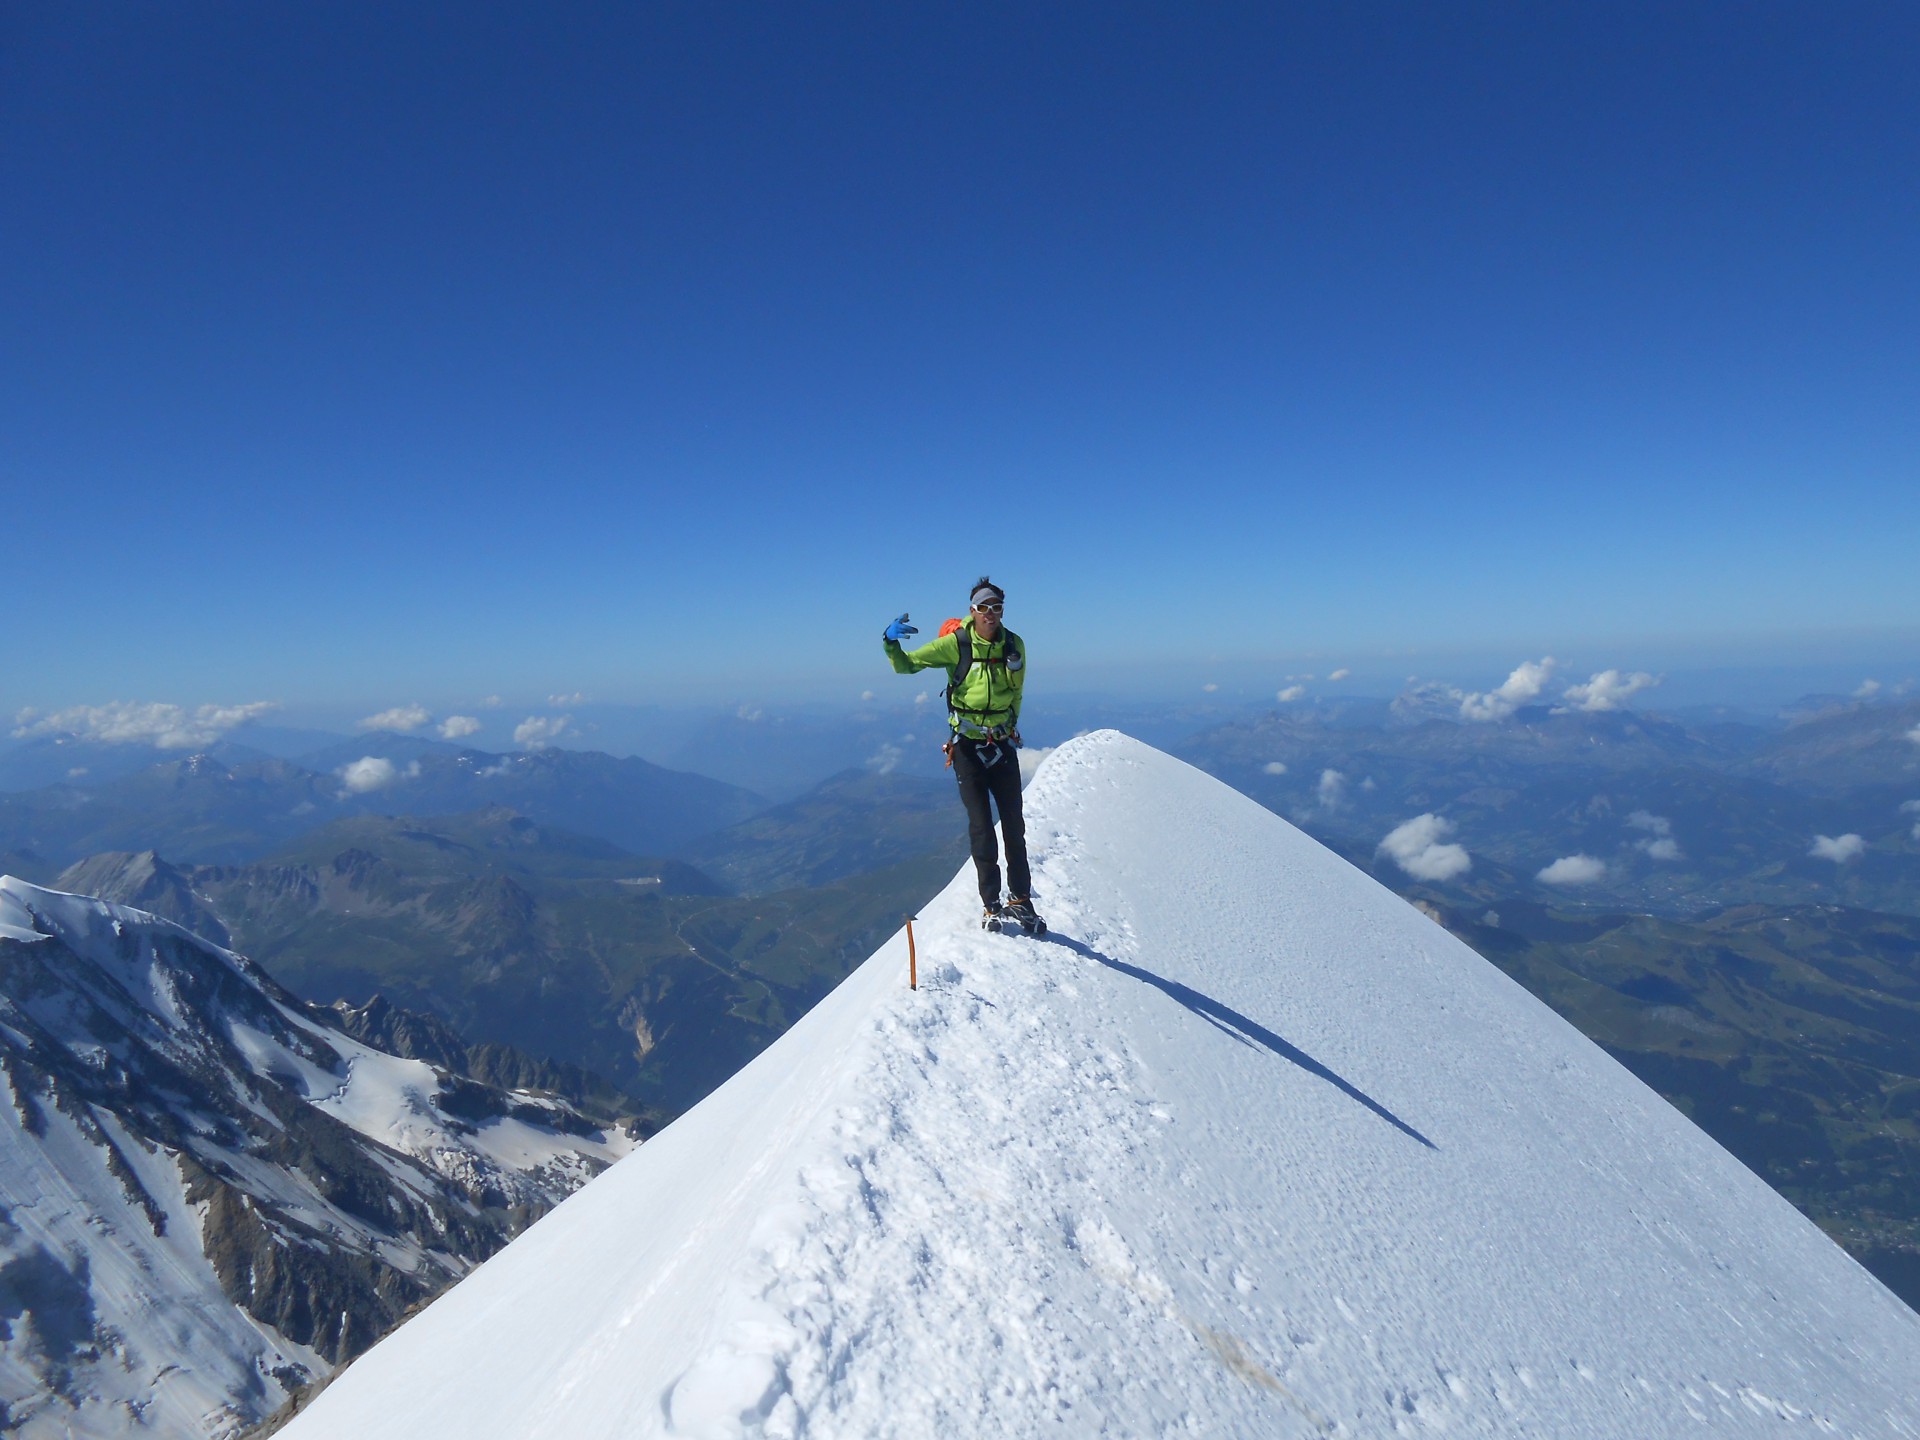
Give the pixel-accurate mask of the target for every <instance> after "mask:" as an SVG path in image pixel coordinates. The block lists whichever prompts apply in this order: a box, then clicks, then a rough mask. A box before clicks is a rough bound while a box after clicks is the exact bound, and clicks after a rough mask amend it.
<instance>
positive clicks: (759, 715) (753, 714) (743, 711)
mask: <svg viewBox="0 0 1920 1440" xmlns="http://www.w3.org/2000/svg"><path fill="white" fill-rule="evenodd" d="M733 713H734V714H735V715H737V716H739V718H740V719H742V720H744V721H746V722H747V723H748V724H749V725H757V724H759V723H760V722H761V721H762V720H764V719H766V718H767V712H766V711H764V710H762V709H761V708H760V707H759V706H758V705H742V706H741V707H740V708H739V709H738V710H736V711H734V712H733Z"/></svg>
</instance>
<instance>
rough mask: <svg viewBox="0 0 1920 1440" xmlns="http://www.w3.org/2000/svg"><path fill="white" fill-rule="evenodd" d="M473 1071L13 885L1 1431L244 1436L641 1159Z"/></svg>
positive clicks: (536, 1071)
mask: <svg viewBox="0 0 1920 1440" xmlns="http://www.w3.org/2000/svg"><path fill="white" fill-rule="evenodd" d="M111 858H113V859H115V860H117V861H118V864H117V866H115V867H108V866H106V865H103V866H102V867H101V868H102V871H103V877H104V876H105V871H106V870H107V869H108V868H114V869H115V870H116V873H115V875H114V876H112V877H111V878H114V879H115V880H116V882H117V883H118V884H119V885H120V886H121V887H123V888H125V889H129V890H138V891H141V892H143V893H147V894H151V895H152V896H153V898H154V899H155V900H156V901H157V902H160V903H165V904H168V905H170V906H172V907H175V908H176V909H178V910H180V911H182V912H187V913H191V911H192V908H193V905H194V904H195V902H196V897H195V896H194V895H193V892H192V890H191V888H190V887H189V886H187V885H185V884H184V881H183V877H181V876H180V874H179V872H177V871H173V870H172V868H171V867H168V866H166V865H165V864H164V862H157V861H156V860H155V859H154V857H153V856H152V855H151V854H147V855H135V856H126V857H111ZM65 878H68V879H69V881H70V882H71V880H72V878H73V877H71V876H69V877H65ZM370 1012H373V1013H370ZM363 1037H364V1038H363ZM382 1038H386V1039H400V1040H401V1041H402V1042H403V1044H404V1048H406V1049H407V1050H408V1051H410V1052H412V1053H411V1055H396V1054H393V1053H391V1052H389V1051H388V1050H386V1049H384V1048H381V1047H380V1046H379V1045H378V1044H377V1043H369V1042H370V1041H377V1040H378V1039H382ZM489 1048H490V1049H491V1050H502V1049H504V1047H489ZM481 1059H482V1062H483V1063H482V1065H481V1066H479V1067H476V1066H475V1064H474V1063H473V1061H472V1059H471V1058H470V1057H469V1054H468V1052H467V1047H465V1046H463V1045H462V1044H461V1043H460V1041H459V1038H458V1037H457V1036H455V1035H453V1034H452V1032H451V1031H448V1030H446V1028H445V1027H444V1026H442V1025H440V1024H439V1023H438V1022H436V1021H432V1020H429V1019H426V1018H424V1017H418V1016H409V1015H407V1014H406V1013H405V1012H402V1011H397V1010H395V1009H393V1007H391V1006H386V1005H385V1004H384V1002H377V1005H374V1006H367V1007H363V1008H362V1009H361V1010H360V1011H335V1010H332V1009H323V1008H321V1007H317V1006H308V1005H306V1004H304V1003H302V1002H300V1001H298V1000H296V999H295V998H294V997H293V996H291V995H290V994H288V993H287V992H286V991H284V990H282V989H281V988H280V987H279V986H278V985H276V984H275V983H274V982H273V981H272V980H271V979H270V978H269V977H268V976H267V975H265V974H264V973H263V972H262V971H261V970H259V968H258V967H256V966H255V965H253V964H252V963H251V962H250V961H248V960H246V959H244V958H243V957H241V956H237V955H234V954H231V953H230V952H228V951H225V950H223V949H220V948H218V947H216V946H214V945H211V944H209V943H207V942H205V941H203V940H201V939H198V938H196V937H195V936H193V935H191V934H189V933H187V932H186V931H185V930H183V929H182V928H180V926H178V925H177V924H173V923H169V922H168V921H166V920H161V919H157V918H155V917H154V916H152V915H150V914H147V913H143V912H141V911H136V910H132V909H125V908H122V907H120V906H117V905H110V904H106V903H104V902H100V901H94V900H86V899H81V898H78V897H75V896H72V895H65V894H60V893H57V892H52V891H45V890H39V889H36V888H34V887H32V886H29V885H26V884H24V883H23V882H20V881H17V880H12V879H0V1076H3V1077H4V1080H5V1085H6V1091H7V1094H6V1101H7V1103H6V1104H5V1105H4V1106H0V1175H4V1176H5V1177H6V1181H7V1183H6V1196H7V1200H6V1206H5V1208H4V1209H3V1210H0V1405H4V1406H5V1407H6V1408H5V1411H4V1416H5V1418H4V1420H0V1427H4V1428H13V1427H18V1426H27V1427H29V1428H28V1433H34V1431H33V1430H32V1428H31V1427H32V1425H33V1423H34V1422H35V1421H36V1420H37V1421H38V1423H39V1424H40V1425H42V1426H48V1427H54V1428H51V1429H48V1430H47V1433H50V1434H51V1433H65V1430H64V1429H63V1428H61V1427H71V1428H72V1429H73V1431H74V1433H85V1434H88V1435H117V1434H121V1433H128V1434H131V1433H152V1432H153V1430H154V1429H156V1428H157V1429H158V1430H159V1432H160V1433H166V1434H169V1435H181V1436H189V1435H191V1436H202V1435H204V1436H209V1437H211V1436H224V1435H230V1434H234V1433H237V1431H238V1430H239V1429H240V1428H241V1427H242V1426H244V1425H246V1424H251V1423H253V1422H255V1421H257V1420H259V1419H260V1418H262V1417H263V1416H264V1415H266V1414H267V1413H268V1412H270V1411H271V1410H272V1409H273V1408H274V1407H275V1406H276V1405H277V1404H279V1403H280V1401H281V1400H282V1399H283V1398H284V1396H285V1394H286V1393H287V1392H288V1391H289V1390H290V1389H291V1388H292V1387H293V1386H295V1385H297V1384H300V1383H303V1382H305V1381H307V1380H309V1379H312V1378H316V1377H318V1376H319V1375H321V1374H324V1373H325V1372H326V1371H327V1370H328V1369H330V1368H331V1367H332V1366H333V1365H336V1364H338V1363H339V1362H341V1361H344V1360H346V1359H349V1358H351V1357H352V1356H354V1355H356V1354H358V1353H359V1352H360V1351H361V1350H363V1349H365V1348H366V1347H367V1346H368V1345H370V1344H371V1343H372V1342H373V1341H374V1340H375V1339H377V1338H378V1337H379V1336H380V1335H381V1334H383V1333H384V1332H385V1331H386V1330H388V1329H390V1328H391V1327H392V1326H393V1325H394V1324H396V1323H397V1322H398V1321H399V1320H400V1319H401V1318H402V1317H403V1316H404V1315H406V1314H407V1313H408V1311H409V1310H411V1309H413V1308H414V1307H416V1306H418V1305H419V1304H420V1303H421V1302H423V1301H425V1300H427V1299H429V1298H431V1297H432V1296H433V1295H435V1294H437V1293H438V1292H439V1291H440V1290H442V1289H444V1288H445V1287H446V1286H447V1285H448V1284H450V1283H451V1282H452V1281H454V1280H455V1279H457V1278H459V1277H460V1276H461V1275H463V1274H464V1273H466V1271H467V1270H469V1269H470V1268H471V1267H472V1266H473V1265H474V1264H475V1263H477V1262H478V1261H479V1260H480V1259H482V1258H484V1257H485V1256H487V1255H489V1254H491V1253H492V1252H493V1251H495V1250H497V1249H498V1248H499V1247H500V1246H501V1245H502V1244H504V1243H505V1242H506V1240H508V1239H509V1238H511V1237H512V1236H513V1235H514V1234H516V1233H518V1231H520V1230H521V1229H523V1228H524V1227H525V1226H526V1225H527V1224H529V1223H531V1221H532V1220H533V1219H534V1218H536V1217H537V1216H539V1215H540V1214H542V1213H544V1212H545V1211H546V1210H547V1209H549V1208H551V1207H552V1206H553V1205H554V1204H555V1203H557V1202H558V1201H559V1200H560V1199H561V1198H563V1197H564V1196H565V1195H567V1194H568V1193H570V1192H571V1191H572V1190H574V1189H576V1188H577V1187H578V1186H579V1185H580V1184H582V1183H584V1181H585V1180H587V1179H588V1178H590V1177H591V1176H592V1175H594V1174H596V1173H597V1172H598V1171H599V1170H600V1169H602V1168H604V1167H605V1166H606V1165H607V1164H609V1163H611V1161H612V1160H614V1159H616V1158H618V1156H619V1155H621V1154H623V1153H625V1152H626V1151H628V1150H630V1149H631V1148H632V1146H633V1144H634V1143H635V1136H633V1135H631V1134H629V1133H628V1132H627V1131H626V1130H625V1129H624V1128H622V1127H618V1126H615V1125H614V1124H612V1122H611V1121H610V1119H609V1117H607V1116H606V1115H604V1114H600V1115H589V1114H586V1113H583V1112H582V1111H581V1110H580V1109H579V1108H577V1107H576V1106H574V1105H573V1104H570V1103H569V1102H567V1101H565V1100H563V1099H560V1098H558V1097H556V1096H555V1095H552V1094H547V1093H540V1092H538V1091H536V1090H535V1089H534V1088H532V1086H533V1085H534V1084H537V1083H539V1082H540V1081H542V1080H544V1079H546V1078H548V1077H547V1075H546V1073H545V1071H544V1070H543V1069H542V1067H541V1066H539V1064H538V1063H537V1062H534V1061H532V1060H530V1059H529V1058H527V1057H524V1056H518V1055H517V1054H515V1053H513V1052H506V1053H504V1054H500V1055H493V1054H489V1055H487V1056H483V1057H481ZM476 1068H479V1069H482V1070H484V1071H485V1072H486V1073H488V1074H492V1075H496V1076H502V1077H508V1078H509V1084H510V1087H511V1088H502V1087H501V1086H499V1085H496V1084H493V1083H490V1082H489V1081H488V1080H487V1079H485V1078H482V1077H481V1076H479V1075H476V1074H475V1073H474V1071H475V1070H476ZM552 1078H555V1079H557V1080H559V1081H560V1082H561V1083H562V1084H564V1085H565V1086H566V1087H567V1088H569V1089H571V1090H572V1091H574V1092H575V1093H578V1094H581V1095H582V1096H583V1097H584V1096H585V1095H587V1094H588V1093H590V1092H592V1091H593V1090H594V1088H595V1087H594V1085H593V1082H592V1080H591V1077H581V1076H564V1075H555V1076H554V1077H552ZM599 1090H600V1093H599V1096H598V1098H601V1099H604V1098H606V1096H607V1094H608V1093H609V1092H608V1091H607V1089H606V1087H604V1086H602V1087H599ZM143 1427H144V1428H143Z"/></svg>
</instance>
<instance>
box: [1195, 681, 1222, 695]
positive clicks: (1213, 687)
mask: <svg viewBox="0 0 1920 1440" xmlns="http://www.w3.org/2000/svg"><path fill="white" fill-rule="evenodd" d="M1200 688H1201V689H1202V690H1204V691H1205V692H1206V693H1207V694H1209V695H1211V694H1213V692H1214V691H1216V690H1218V689H1219V688H1220V687H1219V686H1218V685H1216V684H1215V683H1214V682H1213V681H1211V680H1209V681H1208V682H1207V683H1206V684H1204V685H1202V686H1201V687H1200Z"/></svg>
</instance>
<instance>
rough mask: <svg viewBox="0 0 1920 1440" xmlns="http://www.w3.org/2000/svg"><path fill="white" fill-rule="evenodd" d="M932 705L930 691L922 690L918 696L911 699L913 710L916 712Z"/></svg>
mask: <svg viewBox="0 0 1920 1440" xmlns="http://www.w3.org/2000/svg"><path fill="white" fill-rule="evenodd" d="M932 703H933V692H932V691H931V690H922V691H921V692H920V693H919V694H918V695H916V696H914V697H913V708H914V709H916V710H921V709H924V708H925V707H927V706H928V705H931V704H932Z"/></svg>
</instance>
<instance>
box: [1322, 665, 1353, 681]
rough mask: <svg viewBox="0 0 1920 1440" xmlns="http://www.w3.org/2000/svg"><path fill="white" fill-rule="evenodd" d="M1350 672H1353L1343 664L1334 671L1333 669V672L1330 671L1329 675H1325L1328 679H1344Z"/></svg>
mask: <svg viewBox="0 0 1920 1440" xmlns="http://www.w3.org/2000/svg"><path fill="white" fill-rule="evenodd" d="M1351 674H1353V671H1351V670H1349V669H1347V668H1346V667H1345V666H1344V665H1343V666H1341V667H1340V668H1339V669H1338V670H1336V671H1334V672H1333V673H1332V674H1331V675H1329V676H1327V679H1329V680H1344V679H1346V678H1347V677H1348V676H1349V675H1351Z"/></svg>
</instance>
